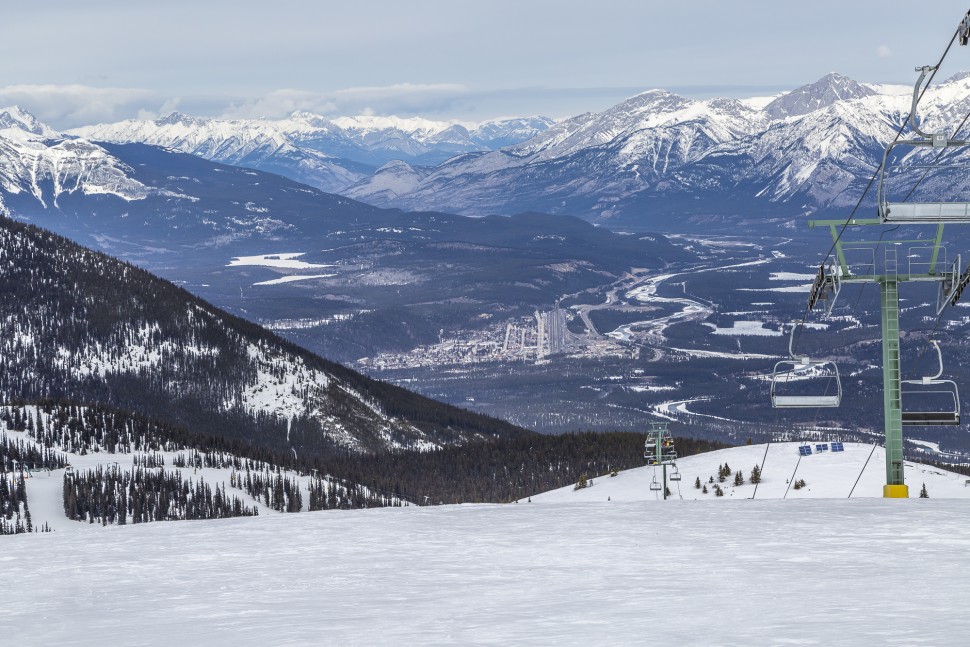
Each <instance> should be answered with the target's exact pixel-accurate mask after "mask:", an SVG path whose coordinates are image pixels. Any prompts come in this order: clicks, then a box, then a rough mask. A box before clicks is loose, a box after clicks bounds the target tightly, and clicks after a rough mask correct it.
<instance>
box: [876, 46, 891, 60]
mask: <svg viewBox="0 0 970 647" xmlns="http://www.w3.org/2000/svg"><path fill="white" fill-rule="evenodd" d="M892 55H893V51H892V50H891V49H889V45H880V46H879V47H877V48H876V56H878V57H879V58H892Z"/></svg>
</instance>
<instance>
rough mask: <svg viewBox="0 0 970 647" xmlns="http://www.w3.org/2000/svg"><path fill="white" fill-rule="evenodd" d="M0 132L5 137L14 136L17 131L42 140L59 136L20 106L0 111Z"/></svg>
mask: <svg viewBox="0 0 970 647" xmlns="http://www.w3.org/2000/svg"><path fill="white" fill-rule="evenodd" d="M0 131H4V132H3V134H4V136H6V137H11V136H16V135H17V134H18V133H17V131H20V132H21V133H24V134H26V135H34V136H36V137H40V138H43V139H53V138H56V137H58V136H59V134H58V133H57V131H55V130H54V129H53V128H51V127H50V126H48V125H47V124H45V123H43V122H42V121H40V120H39V119H37V117H35V116H34V115H32V114H30V113H29V112H27V111H26V110H24V109H23V108H21V107H20V106H10V107H9V108H3V109H2V110H0Z"/></svg>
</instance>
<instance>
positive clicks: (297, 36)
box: [0, 0, 970, 128]
mask: <svg viewBox="0 0 970 647" xmlns="http://www.w3.org/2000/svg"><path fill="white" fill-rule="evenodd" d="M12 7H16V8H12ZM12 7H6V8H5V9H6V11H5V12H4V17H3V21H2V23H0V51H2V54H3V55H2V56H0V105H9V104H13V103H17V104H19V105H21V106H23V107H25V108H27V109H28V110H31V111H32V112H34V113H35V114H36V115H37V116H38V117H40V118H41V119H43V120H45V121H47V122H48V123H50V124H51V125H53V126H55V127H57V128H67V127H70V126H74V125H82V124H89V123H95V122H103V121H115V120H119V119H123V118H128V117H134V116H143V117H154V116H157V115H160V114H167V113H168V112H171V111H172V110H174V109H178V110H180V111H183V112H186V113H189V114H194V115H207V116H237V117H255V116H267V117H280V116H285V115H286V114H289V113H290V112H292V111H294V110H310V111H313V112H318V113H321V114H326V115H329V116H338V115H349V114H359V113H365V112H372V113H375V114H397V115H399V116H412V115H422V116H427V117H430V118H435V119H464V120H470V121H476V120H482V119H486V118H491V117H496V116H512V115H530V114H544V115H548V116H552V117H565V116H570V115H574V114H579V113H581V112H586V111H596V110H602V109H604V108H607V107H609V106H610V105H613V104H614V103H617V102H618V101H620V100H622V99H624V98H626V97H628V96H631V95H633V94H636V93H638V92H641V91H643V90H647V89H650V88H658V87H662V88H667V89H669V90H672V91H675V92H679V93H680V94H684V95H686V96H691V97H711V96H734V97H741V96H755V95H759V94H761V95H763V94H773V93H776V92H779V91H781V90H785V89H792V88H794V87H797V86H799V85H804V84H805V83H810V82H812V81H814V80H816V79H818V78H819V77H821V76H823V75H824V74H826V73H828V72H833V71H836V72H840V73H842V74H846V75H848V76H851V77H852V78H855V79H856V80H859V81H871V82H889V83H906V84H909V83H912V82H913V81H914V80H915V79H914V75H913V73H912V70H913V67H915V66H917V65H924V64H930V63H935V62H936V60H937V59H939V57H940V55H941V54H942V52H943V49H944V48H945V46H946V44H947V42H948V41H949V38H950V36H952V34H953V31H954V29H955V28H956V25H957V24H958V23H959V21H960V19H961V18H962V16H963V15H964V14H965V12H966V11H967V9H968V2H967V0H961V1H960V2H956V1H954V0H934V1H933V2H932V3H929V2H924V3H915V2H912V1H908V2H902V1H897V0H881V1H874V0H839V1H833V0H813V1H812V2H788V1H784V0H731V1H728V0H720V1H715V0H662V1H660V0H657V1H651V0H597V1H596V2H591V1H587V2H576V1H573V0H478V1H476V2H468V1H464V0H441V1H439V0H377V1H366V0H354V1H352V2H351V1H348V0H339V1H338V0H334V1H323V0H317V1H310V0H300V1H297V0H273V1H268V0H263V1H260V2H256V1H252V0H234V1H232V2H223V1H221V0H192V1H188V0H166V1H164V2H161V1H159V2H152V3H147V2H145V3H138V2H132V1H131V0H118V1H115V0H101V1H99V0H87V1H86V2H78V1H77V0H70V1H67V0H47V1H44V2H37V3H17V4H16V5H12ZM961 69H970V48H968V47H960V48H957V47H954V49H953V50H952V51H951V53H950V55H949V57H948V59H947V65H946V66H945V69H943V70H941V72H940V74H941V75H943V76H940V77H938V78H939V79H942V78H945V77H946V76H949V75H950V74H952V73H955V72H956V71H958V70H961Z"/></svg>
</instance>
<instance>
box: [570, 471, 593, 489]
mask: <svg viewBox="0 0 970 647" xmlns="http://www.w3.org/2000/svg"><path fill="white" fill-rule="evenodd" d="M588 485H589V483H588V482H587V481H586V474H580V475H579V480H578V481H576V486H575V487H574V488H573V489H574V490H582V489H583V488H585V487H587V486H588Z"/></svg>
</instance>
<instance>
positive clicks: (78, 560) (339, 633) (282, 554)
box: [0, 443, 970, 647]
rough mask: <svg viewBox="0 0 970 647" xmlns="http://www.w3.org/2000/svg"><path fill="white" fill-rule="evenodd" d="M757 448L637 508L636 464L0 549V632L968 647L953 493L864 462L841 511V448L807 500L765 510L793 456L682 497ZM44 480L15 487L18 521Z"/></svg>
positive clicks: (107, 640) (132, 640)
mask: <svg viewBox="0 0 970 647" xmlns="http://www.w3.org/2000/svg"><path fill="white" fill-rule="evenodd" d="M764 447H765V446H764V445H761V446H757V445H755V446H748V447H739V448H733V449H729V450H723V451H720V452H712V453H710V454H705V455H699V456H695V457H688V458H685V459H682V460H681V461H680V464H679V465H680V468H681V472H682V473H683V474H684V481H682V484H681V490H682V492H683V493H684V499H685V500H681V499H679V498H677V497H676V496H675V497H674V499H672V500H669V501H667V502H662V501H660V502H658V501H656V500H654V499H653V498H652V493H651V492H650V491H649V489H648V484H649V480H650V478H651V477H652V469H651V468H640V469H635V470H629V471H626V472H621V473H620V474H619V475H618V476H617V477H614V478H611V477H609V476H603V477H595V478H594V483H593V485H592V487H589V488H587V489H585V490H581V491H578V492H573V490H572V489H571V488H570V489H566V490H560V491H555V492H550V493H547V494H544V495H539V496H535V497H533V502H532V503H527V502H526V501H521V502H519V503H517V504H506V505H459V506H440V507H416V506H411V507H406V508H383V509H371V510H354V511H326V512H311V513H302V514H272V513H269V514H266V515H265V516H263V515H261V516H259V517H254V518H239V519H223V520H218V521H182V522H160V523H151V524H138V525H128V526H124V527H118V526H108V527H106V528H102V527H100V526H97V525H94V526H92V525H90V524H80V525H82V526H84V527H85V528H86V529H88V532H65V531H63V530H57V531H55V532H52V533H48V534H40V535H37V534H35V535H17V536H12V537H4V538H2V539H0V542H2V546H3V549H4V550H3V553H2V554H0V562H2V568H3V574H4V582H6V586H3V587H0V636H2V637H3V644H10V645H18V646H24V645H98V646H101V645H106V644H109V645H110V644H118V645H166V646H167V645H173V644H185V645H207V646H215V645H227V646H228V645H231V646H233V647H239V646H242V645H261V646H264V645H274V646H276V645H341V646H342V645H395V646H401V645H516V646H522V645H582V646H584V647H586V646H589V645H654V644H655V645H668V646H673V645H678V646H681V645H685V646H687V645H696V646H705V647H706V646H711V645H759V646H763V645H824V646H826V647H832V646H839V645H846V646H849V645H851V646H857V645H880V646H883V645H928V646H933V647H947V646H951V645H952V646H963V645H966V644H967V636H968V635H970V616H968V615H967V614H966V613H964V611H963V607H964V605H965V603H966V600H967V599H970V579H968V578H966V577H965V573H966V572H967V569H968V567H970V532H968V531H970V525H968V523H967V518H968V513H970V504H968V502H967V501H965V500H959V499H956V498H946V497H951V496H953V497H955V496H959V494H961V493H963V492H964V491H965V490H970V488H964V487H963V480H962V479H963V477H956V476H950V475H948V474H946V473H942V472H940V470H935V469H933V468H925V467H918V466H913V465H907V475H908V480H909V483H910V487H911V488H913V489H914V490H916V491H918V488H919V487H920V484H921V483H922V482H923V480H924V479H925V482H926V484H927V490H928V492H929V493H930V496H931V498H929V499H915V498H913V499H909V500H898V499H895V500H888V499H882V498H874V497H875V493H877V492H878V491H879V488H881V483H882V473H883V465H882V455H881V452H880V450H879V449H878V448H877V450H876V451H875V453H873V455H872V458H871V460H870V463H869V466H868V467H867V468H866V470H865V472H864V473H863V477H862V479H861V480H860V483H859V488H857V492H856V494H855V495H853V498H852V499H845V498H844V496H845V492H844V491H845V490H847V489H848V488H849V487H851V484H852V482H853V481H854V479H855V478H856V476H858V473H859V471H860V470H861V467H862V465H863V463H864V462H865V459H866V457H867V456H868V455H869V453H870V452H872V446H866V445H854V444H848V445H846V451H845V453H844V454H831V453H828V454H822V455H813V456H810V457H806V458H803V459H802V462H801V464H800V465H799V469H798V474H797V475H796V477H797V478H804V479H805V481H806V483H807V486H806V487H805V488H804V489H802V490H800V491H798V492H795V491H791V492H789V495H788V500H784V501H782V500H780V497H781V496H782V494H783V491H781V486H782V485H783V484H784V482H785V480H786V478H789V477H790V475H791V470H790V469H789V468H792V469H793V468H794V464H795V462H797V460H798V458H797V452H796V450H795V447H796V445H795V444H794V443H781V444H773V445H772V446H771V448H770V449H769V452H768V457H767V460H766V461H765V468H764V474H763V476H764V481H763V483H762V484H761V486H760V487H759V490H758V498H757V499H755V500H751V499H749V498H745V497H748V496H750V493H751V490H752V489H753V488H750V486H747V485H745V486H739V487H738V488H733V487H732V486H730V484H729V483H730V482H732V481H733V480H732V479H731V478H729V479H728V480H726V481H725V483H724V484H722V487H724V488H725V496H724V497H723V498H717V499H715V498H714V496H713V493H711V494H708V495H698V496H700V497H701V500H698V501H693V500H688V499H689V498H690V497H691V496H693V492H694V490H693V487H692V483H693V479H694V478H695V477H696V476H701V477H704V476H710V475H711V474H712V473H713V475H714V476H715V481H716V480H717V472H716V470H717V468H718V467H719V466H720V465H721V464H723V463H724V462H728V463H729V464H730V466H731V467H732V470H737V469H739V468H740V469H742V471H743V472H744V474H745V478H746V479H747V477H748V474H749V472H750V467H751V466H753V465H754V464H755V462H760V459H761V457H762V455H763V454H764ZM792 454H795V456H794V458H792V456H791V455H792ZM91 460H97V459H94V458H92V459H91ZM921 469H922V470H926V471H925V472H920V471H919V470H921ZM870 472H871V476H870ZM937 472H940V473H937ZM213 476H214V475H213ZM44 479H47V477H46V476H38V477H37V478H35V479H32V484H31V486H30V487H31V488H32V489H31V492H30V498H31V504H32V506H33V505H39V504H40V502H39V501H37V500H36V499H35V496H36V497H37V499H39V498H41V493H40V491H38V490H37V489H33V488H34V486H35V485H37V484H39V482H40V481H41V480H44ZM687 479H690V482H688V481H687ZM50 480H51V481H55V482H56V481H59V480H60V479H57V478H55V476H52V477H50ZM950 481H953V483H952V484H951V483H950ZM675 491H676V490H675ZM916 491H914V492H913V495H914V496H915V494H916ZM732 494H733V496H731V495H732ZM762 495H764V497H765V499H762ZM769 495H770V497H771V498H770V499H769V498H768V497H769ZM823 496H824V497H829V496H830V497H835V498H820V497H823ZM856 496H863V497H867V498H856ZM808 497H815V498H808ZM45 498H46V497H45ZM607 498H609V499H610V500H607ZM637 498H639V499H640V500H635V499H637ZM715 501H716V503H715Z"/></svg>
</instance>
